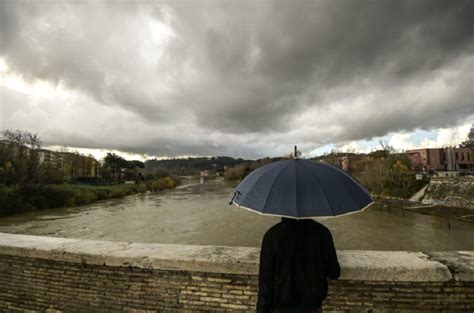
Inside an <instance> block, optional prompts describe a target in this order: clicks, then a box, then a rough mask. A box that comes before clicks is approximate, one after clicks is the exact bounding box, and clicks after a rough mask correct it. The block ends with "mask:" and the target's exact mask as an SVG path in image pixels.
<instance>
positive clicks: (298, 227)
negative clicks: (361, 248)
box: [257, 218, 340, 313]
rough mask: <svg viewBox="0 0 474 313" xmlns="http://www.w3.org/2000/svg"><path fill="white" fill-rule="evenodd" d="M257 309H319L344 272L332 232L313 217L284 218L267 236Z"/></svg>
mask: <svg viewBox="0 0 474 313" xmlns="http://www.w3.org/2000/svg"><path fill="white" fill-rule="evenodd" d="M259 275H260V276H259V290H258V303H257V312H259V313H267V312H271V311H272V310H274V309H280V310H284V309H297V310H298V309H301V310H302V311H304V310H308V309H316V308H318V307H320V306H321V304H322V301H323V300H324V299H325V298H326V295H327V288H328V283H327V279H328V278H331V279H337V278H338V277H339V275H340V268H339V262H338V260H337V255H336V250H335V248H334V243H333V240H332V236H331V232H330V231H329V230H328V229H327V228H326V227H325V226H323V225H321V224H319V223H317V222H316V221H314V220H311V219H303V220H295V219H289V218H282V221H281V222H280V223H278V224H276V225H274V226H273V227H271V228H270V229H269V230H268V231H267V232H266V233H265V236H264V237H263V242H262V249H261V252H260V272H259Z"/></svg>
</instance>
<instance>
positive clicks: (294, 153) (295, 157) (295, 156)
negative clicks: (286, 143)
mask: <svg viewBox="0 0 474 313" xmlns="http://www.w3.org/2000/svg"><path fill="white" fill-rule="evenodd" d="M300 156H301V151H298V148H297V147H296V145H295V151H294V152H293V159H298V158H299V157H300Z"/></svg>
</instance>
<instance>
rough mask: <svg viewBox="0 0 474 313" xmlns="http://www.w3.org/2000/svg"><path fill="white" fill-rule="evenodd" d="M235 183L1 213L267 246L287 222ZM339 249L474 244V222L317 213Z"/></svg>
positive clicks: (154, 238) (67, 232)
mask: <svg viewBox="0 0 474 313" xmlns="http://www.w3.org/2000/svg"><path fill="white" fill-rule="evenodd" d="M235 186H236V184H235V183H229V182H224V181H219V180H210V181H206V182H204V183H202V184H201V183H199V182H198V181H194V180H184V181H183V184H182V185H181V186H179V187H177V188H176V189H173V190H167V191H164V192H160V193H154V194H151V193H150V194H140V195H134V196H129V197H126V198H123V199H116V200H111V201H104V202H98V203H95V204H92V205H86V206H82V207H75V208H61V209H54V210H45V211H40V212H28V213H22V214H17V215H12V216H8V217H3V218H0V232H6V233H19V234H31V235H42V236H53V237H68V238H84V239H95V240H111V241H129V242H154V243H174V244H192V245H224V246H249V247H255V246H259V245H260V243H261V238H262V236H263V234H264V233H265V231H266V230H267V229H268V228H269V227H271V226H272V225H273V224H275V223H277V222H278V221H279V218H277V217H270V216H261V215H258V214H255V213H252V212H249V211H247V210H244V209H241V208H238V207H236V206H231V205H228V201H229V198H230V196H231V195H232V191H233V188H234V187H235ZM317 220H318V221H319V222H321V223H323V224H324V225H326V226H327V227H328V228H329V229H330V230H331V231H332V233H333V237H334V241H335V244H336V248H337V249H351V250H409V251H436V250H437V251H440V250H474V224H472V223H467V222H462V221H456V220H450V221H449V222H450V227H448V222H447V220H446V219H445V218H439V217H436V216H430V215H423V214H418V213H412V212H407V211H404V210H401V209H393V208H392V209H390V210H389V209H387V208H383V207H379V206H371V207H369V208H368V209H366V210H365V211H364V212H360V213H356V214H351V215H347V216H342V217H338V218H331V219H317Z"/></svg>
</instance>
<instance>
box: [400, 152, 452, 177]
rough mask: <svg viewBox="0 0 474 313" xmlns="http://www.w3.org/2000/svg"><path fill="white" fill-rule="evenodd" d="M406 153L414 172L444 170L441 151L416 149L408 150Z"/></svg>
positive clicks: (443, 158)
mask: <svg viewBox="0 0 474 313" xmlns="http://www.w3.org/2000/svg"><path fill="white" fill-rule="evenodd" d="M406 153H407V154H408V158H409V159H410V162H411V165H412V168H413V169H414V170H417V171H424V172H430V171H441V170H444V169H445V155H444V151H443V149H439V148H435V149H416V150H408V151H407V152H406Z"/></svg>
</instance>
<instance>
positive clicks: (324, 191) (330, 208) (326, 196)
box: [310, 168, 335, 216]
mask: <svg viewBox="0 0 474 313" xmlns="http://www.w3.org/2000/svg"><path fill="white" fill-rule="evenodd" d="M310 169H311V171H312V172H313V174H314V177H315V178H316V180H317V181H318V182H319V186H321V190H322V191H323V194H324V198H326V202H327V203H328V205H329V210H331V212H332V215H333V216H335V214H334V210H333V209H332V206H331V202H330V201H329V198H328V195H327V194H326V190H324V186H323V184H321V180H320V179H319V177H318V175H317V173H316V172H315V171H313V169H312V168H310Z"/></svg>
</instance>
